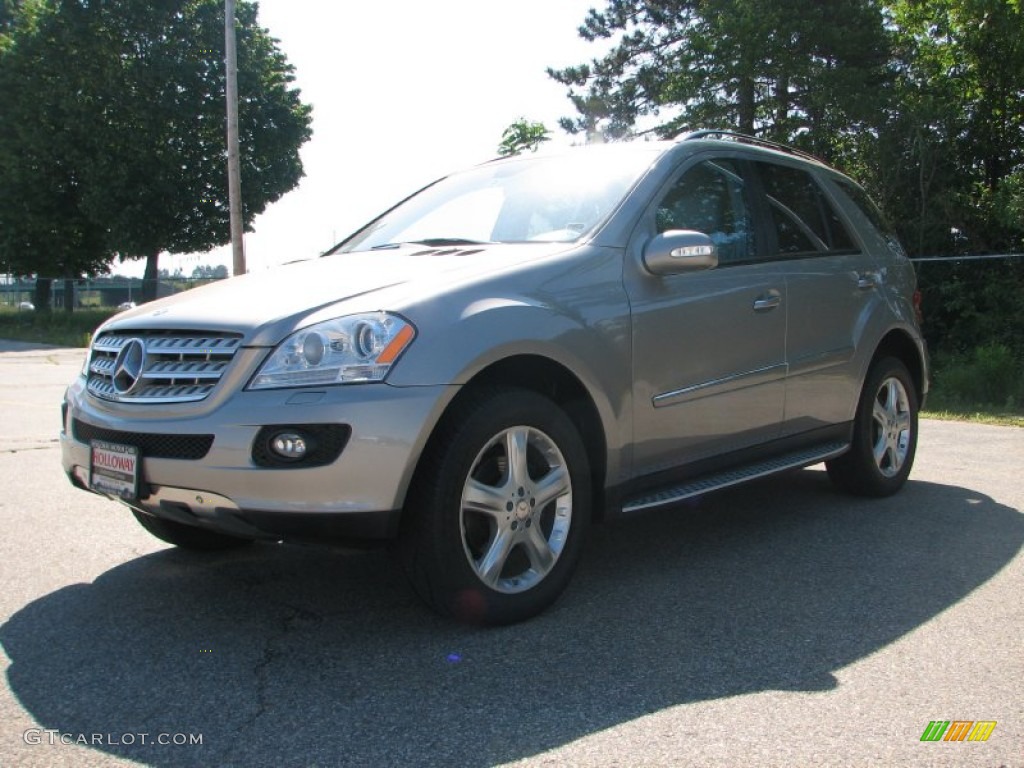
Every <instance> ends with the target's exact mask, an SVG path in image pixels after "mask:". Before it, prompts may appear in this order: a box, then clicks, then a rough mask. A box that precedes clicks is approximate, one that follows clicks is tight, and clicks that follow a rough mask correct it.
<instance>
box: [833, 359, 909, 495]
mask: <svg viewBox="0 0 1024 768" xmlns="http://www.w3.org/2000/svg"><path fill="white" fill-rule="evenodd" d="M917 411H918V402H917V390H916V389H915V388H914V382H913V379H912V378H911V376H910V372H909V371H908V370H907V367H906V366H905V365H904V364H903V363H902V362H900V361H899V360H897V359H895V358H892V357H889V358H884V359H882V360H879V361H878V362H877V363H875V364H874V365H873V366H872V368H871V370H870V372H869V373H868V377H867V380H866V381H865V383H864V390H863V391H862V392H861V397H860V402H859V403H858V405H857V416H856V419H855V421H854V425H853V443H852V445H851V447H850V450H849V451H847V452H846V453H845V454H843V455H842V456H840V457H839V458H837V459H833V460H832V461H829V462H826V464H825V466H826V468H827V469H828V475H829V478H831V480H832V482H833V483H835V485H836V486H837V487H838V488H840V489H842V490H844V491H846V492H848V493H854V494H857V495H860V496H889V495H891V494H893V493H896V491H898V490H899V489H900V488H902V487H903V484H904V483H905V482H906V481H907V477H908V476H909V475H910V469H911V467H912V466H913V464H914V454H915V452H916V450H917Z"/></svg>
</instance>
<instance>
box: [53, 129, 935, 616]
mask: <svg viewBox="0 0 1024 768" xmlns="http://www.w3.org/2000/svg"><path fill="white" fill-rule="evenodd" d="M915 296H916V293H915V277H914V271H913V268H912V265H911V264H910V262H909V261H908V259H907V257H906V255H905V254H904V252H903V250H902V249H901V248H900V245H899V243H898V242H897V241H896V239H895V237H894V236H893V235H892V232H891V231H890V229H889V228H888V227H887V226H886V225H885V223H884V220H883V218H882V216H881V215H880V214H879V212H878V210H877V209H876V208H875V207H874V206H873V205H872V203H871V202H870V201H869V200H868V198H867V196H866V195H865V193H864V191H863V190H862V189H861V188H860V187H859V186H857V185H856V184H855V183H854V182H852V181H851V180H850V179H849V178H847V177H846V176H844V175H842V174H841V173H839V172H837V171H836V170H833V169H831V168H829V167H827V166H826V165H825V164H823V163H822V162H820V161H818V160H816V159H815V158H813V157H810V156H808V155H805V154H803V153H800V152H798V151H795V150H792V149H788V148H785V147H780V146H778V145H773V144H769V143H767V142H763V141H760V140H757V139H752V138H750V137H745V136H741V135H738V134H732V133H728V132H712V131H704V132H698V133H693V134H688V135H686V136H684V137H682V138H680V139H679V140H676V141H668V142H637V143H622V144H608V145H597V146H588V147H580V148H573V149H568V150H565V151H562V152H557V153H551V154H541V153H538V154H527V155H521V156H516V157H512V158H507V159H502V160H497V161H494V162H490V163H486V164H484V165H481V166H478V167H475V168H472V169H470V170H467V171H465V172H461V173H456V174H453V175H451V176H448V177H446V178H443V179H441V180H439V181H437V182H436V183H434V184H432V185H430V186H428V187H426V188H425V189H423V190H422V191H420V192H418V193H417V194H415V195H413V196H411V197H409V198H408V199H406V200H404V201H403V202H401V203H399V204H398V205H396V206H395V207H394V208H392V209H390V210H389V211H387V212H386V213H384V214H383V215H381V216H380V217H379V218H377V219H375V220H374V221H372V222H370V223H369V224H367V225H366V226H365V227H363V228H362V229H360V230H359V231H358V232H356V233H355V234H354V235H352V236H351V237H349V238H348V239H346V240H344V241H343V242H342V243H341V244H339V245H338V246H337V247H335V248H334V249H333V250H331V251H330V252H328V253H327V254H325V255H324V256H322V257H320V258H316V259H312V260H309V261H304V262H300V263H295V264H291V265H288V266H283V267H280V268H277V269H274V270H270V271H266V272H261V273H255V274H248V275H244V276H241V277H237V278H234V279H231V280H226V281H223V282H220V283H218V284H214V285H211V286H207V287H204V288H199V289H196V290H192V291H187V292H185V293H182V294H179V295H177V296H173V297H170V298H167V299H163V300H160V301H157V302H154V303H150V304H146V305H144V306H140V307H137V308H135V309H131V310H129V311H127V312H124V313H122V314H119V315H117V316H115V317H114V318H112V319H111V320H109V321H107V322H106V323H104V324H103V325H102V326H101V327H100V328H99V329H98V330H97V331H96V333H95V334H94V336H93V340H92V345H91V347H90V349H89V353H88V359H87V362H86V364H85V367H84V369H83V370H82V373H81V375H80V376H79V377H78V378H77V380H76V381H74V382H73V383H72V385H71V386H70V387H69V389H68V391H67V395H66V402H65V403H64V408H63V430H62V433H61V448H62V457H63V466H64V469H65V471H66V472H67V474H68V476H69V477H70V479H71V481H72V482H73V483H74V484H75V485H77V486H78V487H80V488H83V489H87V490H90V491H92V492H94V493H99V494H103V495H105V496H108V497H110V498H113V499H117V500H119V501H121V502H123V503H124V504H125V505H126V506H127V507H128V508H129V509H131V511H132V512H133V514H134V515H135V517H136V518H137V519H138V521H139V523H141V524H142V526H143V527H145V528H146V529H147V530H148V531H150V532H151V533H152V534H154V535H155V536H157V537H159V538H160V539H163V540H164V541H167V542H170V543H172V544H175V545H178V546H181V547H188V548H194V549H207V550H208V549H220V548H226V547H235V546H240V545H244V544H247V543H249V542H251V541H254V540H257V539H263V540H270V541H281V540H305V541H310V540H312V541H322V542H332V541H351V540H352V539H353V538H356V539H362V540H371V541H374V540H376V541H392V542H393V543H394V544H395V545H396V546H395V549H396V551H397V552H398V553H399V555H400V559H401V562H403V563H404V567H405V569H406V570H407V572H408V574H409V576H410V578H411V581H412V583H413V585H414V587H415V588H416V590H417V591H418V593H419V594H420V595H421V596H422V597H423V598H424V599H425V600H426V601H427V602H428V603H430V604H431V605H432V606H433V607H434V608H436V609H437V610H439V611H441V612H443V613H446V614H449V615H453V616H455V617H457V618H460V619H463V620H468V621H478V622H483V623H507V622H512V621H517V620H521V619H524V618H527V617H529V616H531V615H534V614H536V613H538V612H539V611H541V610H543V609H544V608H546V607H547V606H548V605H550V604H551V603H552V602H553V601H554V600H555V599H556V598H557V597H558V596H559V594H560V593H561V592H562V591H563V589H564V588H565V587H566V585H567V583H568V581H569V578H570V576H571V574H572V572H573V569H574V568H575V566H576V564H577V561H578V559H579V556H580V551H581V547H582V546H583V542H584V538H585V534H586V532H587V529H588V526H589V525H590V524H591V523H592V522H593V521H595V520H602V519H605V518H607V517H609V516H613V515H628V514H630V513H634V512H637V511H639V510H644V509H648V508H651V507H658V506H663V505H673V504H677V502H679V501H681V500H683V499H686V498H689V497H692V496H695V495H699V494H704V493H708V492H711V491H714V490H715V489H719V488H722V487H725V486H729V485H733V484H736V483H739V482H743V481H746V480H751V479H755V478H758V477H762V476H764V475H767V474H770V473H774V472H780V471H783V470H787V469H791V468H797V467H803V466H808V465H811V464H815V463H818V462H822V461H823V462H825V464H826V466H827V469H828V474H829V476H830V477H831V478H832V479H833V480H834V481H835V484H836V485H837V486H838V487H839V488H841V489H843V490H845V491H850V492H854V493H859V494H866V495H874V496H882V495H886V494H891V493H894V492H895V491H897V490H899V488H900V487H901V486H902V485H903V484H904V482H905V480H906V479H907V475H908V473H909V472H910V469H911V465H912V464H913V460H914V451H915V446H916V441H917V414H918V408H919V405H920V403H921V402H922V400H923V398H924V396H925V393H926V390H927V380H928V375H927V357H926V353H925V348H924V344H923V341H922V338H921V333H920V330H919V324H918V319H917V313H918V307H917V306H916V302H915Z"/></svg>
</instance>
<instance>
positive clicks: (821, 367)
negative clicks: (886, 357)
mask: <svg viewBox="0 0 1024 768" xmlns="http://www.w3.org/2000/svg"><path fill="white" fill-rule="evenodd" d="M753 167H754V168H755V170H756V173H757V176H758V180H759V183H760V186H761V189H762V192H763V195H762V196H761V197H760V198H759V199H760V200H761V201H762V205H763V207H764V213H765V219H766V221H767V222H768V224H769V226H768V233H767V238H768V245H769V248H770V250H771V251H773V255H772V258H774V259H775V260H777V263H778V266H779V269H780V271H781V272H782V273H783V274H784V275H785V280H786V285H787V288H788V292H787V309H788V313H789V314H788V320H789V328H788V332H787V339H786V344H787V355H786V358H787V362H788V365H789V374H788V379H787V382H786V407H785V411H786V413H785V422H784V426H783V435H787V436H788V435H794V434H799V433H803V432H808V431H811V430H814V429H816V428H819V427H825V426H829V425H834V424H838V423H841V422H844V421H848V420H850V419H851V418H853V412H854V408H855V406H856V402H857V398H858V395H859V390H860V372H859V368H858V365H859V363H858V360H857V359H855V353H856V351H857V346H858V344H859V340H860V337H861V335H862V333H863V332H864V330H865V328H866V327H867V326H868V319H869V317H870V315H871V313H872V310H873V308H875V307H876V305H877V304H878V302H879V301H880V300H881V299H880V295H879V292H878V281H879V279H880V277H879V273H878V267H877V265H876V264H875V263H874V261H873V260H872V259H871V258H870V256H868V254H867V253H866V251H865V249H863V248H862V245H861V244H860V243H859V242H857V241H856V240H855V238H854V237H853V236H852V234H851V232H850V228H849V226H848V225H847V224H846V223H845V222H844V220H843V218H842V216H841V215H840V214H839V213H838V211H837V210H836V206H835V205H834V204H833V202H832V200H831V199H830V197H829V195H828V194H827V192H826V191H825V189H824V188H823V186H822V185H821V184H820V183H819V182H818V180H817V179H816V178H815V176H814V175H812V174H811V173H810V172H809V171H808V170H806V169H805V168H803V167H800V166H796V165H786V164H783V163H775V162H767V161H756V162H754V163H753Z"/></svg>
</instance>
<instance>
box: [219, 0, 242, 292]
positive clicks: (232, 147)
mask: <svg viewBox="0 0 1024 768" xmlns="http://www.w3.org/2000/svg"><path fill="white" fill-rule="evenodd" d="M224 60H225V61H224V64H225V67H226V70H227V72H226V74H227V101H228V206H229V208H230V210H231V253H232V256H233V258H232V264H233V266H234V269H233V271H232V274H235V275H244V274H245V243H244V241H243V239H242V238H243V236H244V234H243V227H242V171H241V168H240V165H239V161H238V54H237V52H236V49H235V0H224Z"/></svg>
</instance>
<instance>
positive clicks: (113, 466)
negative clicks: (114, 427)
mask: <svg viewBox="0 0 1024 768" xmlns="http://www.w3.org/2000/svg"><path fill="white" fill-rule="evenodd" d="M89 487H90V488H91V489H92V490H94V491H98V492H99V493H106V494H109V495H111V496H119V497H121V498H122V499H135V498H138V495H139V449H138V448H136V447H135V446H134V445H122V444H121V443H108V442H105V441H103V440H93V441H92V451H91V455H90V461H89Z"/></svg>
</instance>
